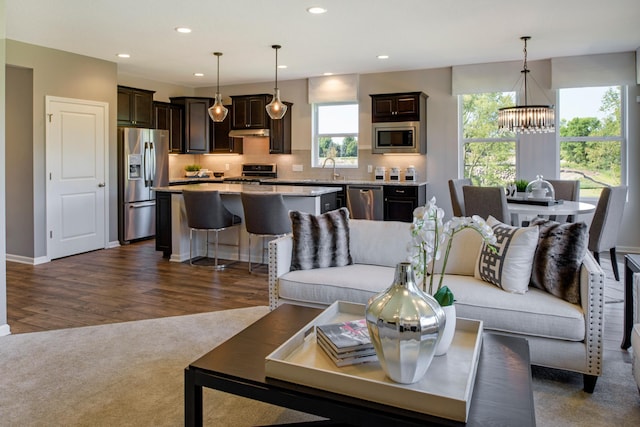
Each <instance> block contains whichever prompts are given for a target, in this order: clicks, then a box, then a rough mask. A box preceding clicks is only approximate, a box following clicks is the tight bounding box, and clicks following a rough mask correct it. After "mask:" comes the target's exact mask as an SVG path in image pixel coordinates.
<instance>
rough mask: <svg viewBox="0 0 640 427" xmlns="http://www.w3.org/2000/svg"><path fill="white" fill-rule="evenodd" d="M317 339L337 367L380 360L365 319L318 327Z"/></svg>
mask: <svg viewBox="0 0 640 427" xmlns="http://www.w3.org/2000/svg"><path fill="white" fill-rule="evenodd" d="M316 338H317V340H318V345H319V346H320V348H322V349H323V350H324V351H325V353H326V354H327V355H328V356H329V358H330V359H331V360H333V362H334V363H335V364H336V366H347V365H355V364H356V363H365V362H372V361H377V360H378V357H377V356H376V352H375V350H374V348H373V344H371V339H370V338H369V330H368V329H367V322H366V321H365V319H359V320H353V321H348V322H341V323H332V324H329V325H320V326H317V327H316Z"/></svg>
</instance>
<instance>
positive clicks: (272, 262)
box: [269, 234, 293, 310]
mask: <svg viewBox="0 0 640 427" xmlns="http://www.w3.org/2000/svg"><path fill="white" fill-rule="evenodd" d="M292 250H293V238H292V237H291V235H290V234H288V235H286V236H282V237H279V238H277V239H274V240H271V241H270V242H269V309H270V310H275V309H276V308H278V300H279V298H280V291H279V289H278V285H279V280H278V278H279V277H280V276H282V275H283V274H285V273H288V272H289V270H290V269H291V251H292Z"/></svg>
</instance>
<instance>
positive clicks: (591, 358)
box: [580, 251, 604, 376]
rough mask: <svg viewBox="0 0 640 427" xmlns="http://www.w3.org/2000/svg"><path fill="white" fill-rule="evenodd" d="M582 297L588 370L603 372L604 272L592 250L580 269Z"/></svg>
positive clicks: (596, 372) (591, 373)
mask: <svg viewBox="0 0 640 427" xmlns="http://www.w3.org/2000/svg"><path fill="white" fill-rule="evenodd" d="M580 298H581V304H582V310H583V312H584V321H585V331H586V333H585V345H586V347H587V348H586V350H587V370H588V371H589V374H590V375H598V376H599V375H601V374H602V350H603V348H602V346H603V334H604V272H603V271H602V268H601V267H600V265H599V264H598V263H597V262H596V260H595V258H594V257H593V255H592V254H591V252H589V251H587V252H586V254H585V256H584V260H583V261H582V267H581V269H580Z"/></svg>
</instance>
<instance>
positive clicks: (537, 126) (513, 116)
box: [498, 36, 556, 134]
mask: <svg viewBox="0 0 640 427" xmlns="http://www.w3.org/2000/svg"><path fill="white" fill-rule="evenodd" d="M530 38H531V37H528V36H525V37H520V39H521V40H523V41H524V66H523V68H522V71H521V73H522V75H523V77H524V105H521V106H515V107H507V108H500V109H499V110H498V127H499V129H500V130H501V131H509V132H515V133H525V134H528V133H550V132H555V130H556V127H555V111H554V108H553V105H528V104H527V102H528V95H527V77H528V74H529V69H528V68H527V40H529V39H530Z"/></svg>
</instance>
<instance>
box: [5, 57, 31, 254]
mask: <svg viewBox="0 0 640 427" xmlns="http://www.w3.org/2000/svg"><path fill="white" fill-rule="evenodd" d="M6 72H7V74H6V81H7V84H6V100H7V105H9V106H10V107H9V108H7V109H6V131H5V136H6V150H5V173H6V176H9V177H13V178H15V181H16V182H17V183H19V184H18V185H10V186H8V187H7V188H6V203H7V211H6V223H7V224H10V227H7V253H9V254H13V255H15V254H20V255H21V256H24V257H27V258H33V257H34V241H35V240H34V235H33V230H34V222H33V220H34V209H33V170H32V168H31V167H30V166H31V163H32V161H33V70H32V69H30V68H19V67H12V66H7V67H6Z"/></svg>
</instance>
